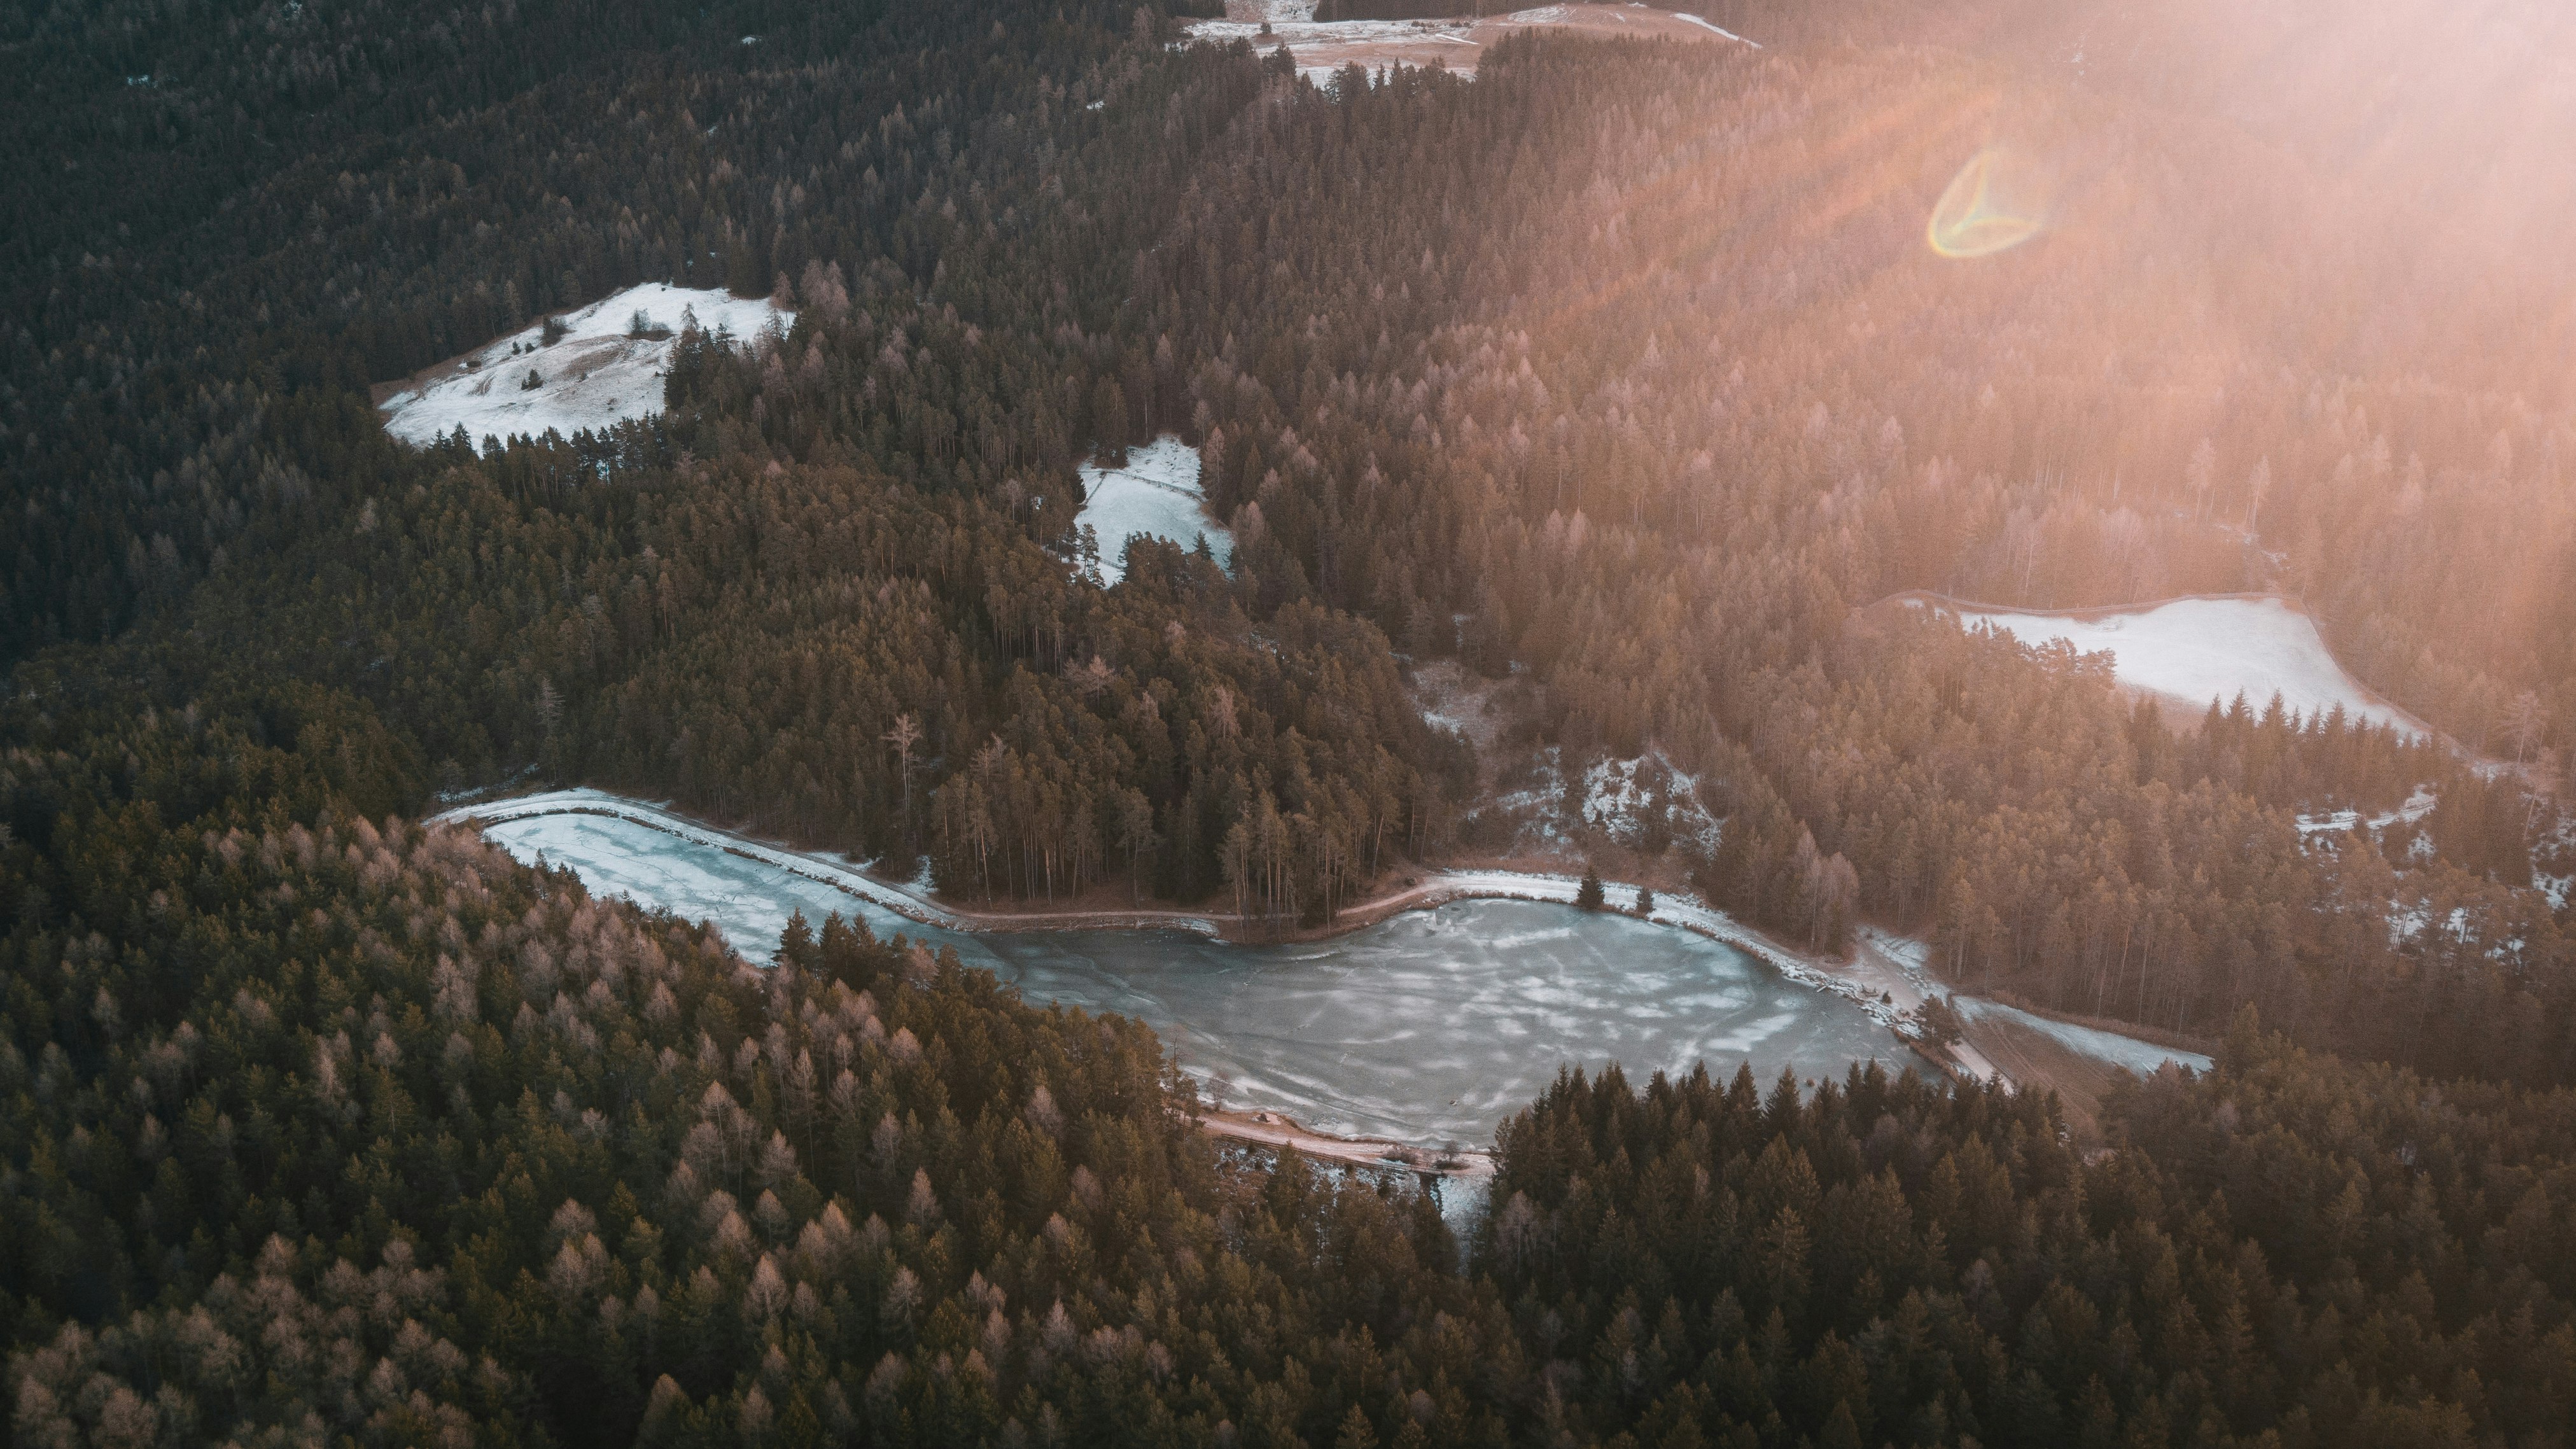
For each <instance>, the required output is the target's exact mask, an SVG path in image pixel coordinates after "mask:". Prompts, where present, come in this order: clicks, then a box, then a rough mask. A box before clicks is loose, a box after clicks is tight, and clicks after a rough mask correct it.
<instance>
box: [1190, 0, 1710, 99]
mask: <svg viewBox="0 0 2576 1449" xmlns="http://www.w3.org/2000/svg"><path fill="white" fill-rule="evenodd" d="M1460 8H1461V9H1462V10H1463V11H1467V12H1471V13H1463V14H1460V15H1457V16H1454V17H1451V18H1448V19H1442V20H1320V21H1319V20H1312V19H1306V18H1303V16H1311V15H1312V14H1313V13H1314V9H1315V7H1314V6H1313V5H1312V4H1288V3H1281V0H1267V3H1266V4H1265V3H1264V0H1245V3H1242V4H1240V5H1238V4H1229V5H1227V7H1226V16H1227V18H1225V19H1223V20H1202V21H1199V22H1198V23H1196V24H1194V25H1192V26H1190V27H1189V34H1190V36H1191V37H1192V38H1193V39H1197V40H1212V41H1216V42H1218V43H1220V44H1222V43H1226V42H1230V41H1235V40H1248V41H1250V42H1252V44H1253V45H1254V47H1255V48H1257V49H1259V50H1261V51H1263V52H1265V53H1266V52H1268V51H1269V50H1270V49H1271V48H1272V47H1274V46H1279V45H1285V46H1287V47H1288V53H1289V55H1291V56H1293V57H1294V58H1295V59H1296V62H1297V73H1298V74H1299V75H1302V76H1305V77H1306V78H1307V79H1309V80H1313V81H1317V82H1321V81H1323V80H1324V79H1325V78H1326V77H1328V76H1330V75H1332V74H1333V73H1334V72H1336V71H1338V70H1340V69H1341V68H1342V67H1344V66H1347V65H1358V66H1362V67H1365V68H1367V69H1369V70H1377V69H1379V68H1380V67H1383V66H1391V65H1410V66H1422V67H1425V68H1430V67H1438V68H1442V69H1446V70H1450V71H1454V72H1457V73H1459V74H1462V75H1474V74H1475V73H1476V62H1477V61H1478V60H1479V59H1481V58H1482V57H1483V55H1484V53H1485V47H1486V46H1489V45H1492V44H1493V43H1495V42H1496V41H1498V40H1501V39H1502V38H1503V37H1504V36H1506V35H1510V34H1512V33H1514V32H1516V31H1522V30H1536V29H1546V30H1551V31H1565V32H1568V33H1572V34H1581V35H1591V36H1601V37H1611V36H1616V37H1623V38H1633V39H1640V40H1647V39H1665V40H1705V41H1731V42H1734V43H1735V44H1738V45H1751V44H1753V42H1752V41H1749V40H1746V39H1745V38H1744V37H1742V36H1740V35H1734V34H1730V33H1729V32H1727V31H1725V30H1721V29H1719V28H1718V27H1717V26H1715V25H1712V24H1710V23H1709V22H1708V21H1706V20H1703V19H1701V18H1699V17H1698V16H1696V15H1683V14H1678V13H1675V12H1673V11H1669V10H1650V9H1647V8H1646V7H1645V6H1642V5H1584V4H1565V5H1541V6H1537V7H1534V8H1532V9H1528V10H1518V11H1514V12H1512V13H1510V14H1508V15H1483V16H1479V15H1476V14H1474V13H1472V12H1473V10H1474V9H1475V7H1474V6H1473V5H1472V4H1462V5H1461V7H1460ZM1238 9H1239V10H1241V11H1242V12H1243V13H1242V14H1240V15H1238V14H1237V11H1238ZM1300 12H1302V15H1301V13H1300ZM1265 17H1266V18H1267V20H1268V23H1269V25H1270V33H1269V34H1267V35H1264V34H1262V33H1261V27H1262V24H1263V23H1264V19H1265Z"/></svg>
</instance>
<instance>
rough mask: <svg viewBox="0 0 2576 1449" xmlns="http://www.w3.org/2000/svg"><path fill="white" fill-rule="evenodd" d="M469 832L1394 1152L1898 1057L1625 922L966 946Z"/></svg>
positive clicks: (703, 853) (668, 844) (889, 922)
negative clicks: (1070, 1013)
mask: <svg viewBox="0 0 2576 1449" xmlns="http://www.w3.org/2000/svg"><path fill="white" fill-rule="evenodd" d="M487 833H488V834H489V835H490V837H491V838H492V839H493V840H494V841H495V842H496V843H498V844H500V845H502V846H504V847H506V848H507V849H508V850H509V851H510V852H511V854H513V855H515V856H517V857H518V858H520V859H521V860H526V861H534V860H535V859H536V857H537V855H538V853H539V852H540V851H542V852H543V853H544V855H545V857H546V858H547V860H548V861H549V862H550V863H552V864H554V865H556V866H559V867H570V868H571V869H573V870H575V871H576V872H578V873H579V874H580V875H581V877H582V879H583V881H584V882H585V883H587V884H588V885H589V886H590V888H591V889H592V890H593V891H596V892H598V893H600V894H603V895H620V896H625V897H627V898H629V899H632V900H635V901H637V902H639V903H641V904H644V905H647V906H663V907H668V908H669V909H670V910H672V911H673V912H675V913H676V914H679V915H682V916H686V917H689V918H692V919H706V920H709V921H711V922H713V924H714V925H715V926H716V928H717V929H718V930H720V931H722V932H723V933H724V934H725V937H726V939H727V940H728V941H730V942H732V943H733V944H734V946H735V947H736V949H738V950H741V951H742V952H743V953H744V954H746V955H748V956H751V957H752V958H753V959H755V960H764V961H765V960H767V959H769V958H770V957H771V956H772V955H773V954H774V952H775V950H776V947H777V941H778V933H779V932H780V930H782V929H783V928H784V927H785V926H786V924H787V917H788V913H789V912H790V911H791V910H794V909H799V908H801V909H802V910H803V911H804V912H805V916H806V919H807V920H809V921H812V922H814V923H815V924H816V925H818V926H819V925H820V924H821V922H822V920H823V918H824V917H825V916H827V915H830V914H831V913H833V912H835V911H838V912H840V913H841V914H843V915H845V916H851V917H855V918H857V919H860V920H864V921H866V922H867V923H868V925H869V927H870V928H871V929H873V930H875V931H876V932H878V933H879V934H880V935H893V934H895V933H897V932H901V933H903V934H905V935H907V936H910V937H911V938H913V939H914V940H918V941H923V942H925V943H927V944H929V945H931V946H933V947H934V948H935V947H937V946H941V945H953V946H955V947H956V948H957V951H958V954H959V955H960V956H961V957H963V958H964V959H965V960H966V961H967V962H969V963H970V964H973V965H977V966H982V967H986V968H989V969H991V970H992V971H994V972H995V973H997V974H998V975H999V976H1000V977H1001V978H1002V979H1003V980H1004V981H1006V982H1010V983H1013V984H1015V985H1017V986H1018V987H1019V988H1020V989H1021V991H1023V992H1024V993H1025V994H1026V995H1027V996H1028V997H1029V999H1030V1000H1032V1001H1057V1002H1062V1003H1064V1004H1065V1005H1067V1006H1079V1007H1082V1008H1085V1009H1087V1010H1095V1011H1116V1012H1121V1013H1124V1014H1126V1015H1129V1016H1133V1017H1135V1018H1137V1019H1138V1020H1141V1021H1143V1022H1145V1023H1146V1024H1148V1025H1150V1026H1152V1027H1153V1028H1154V1029H1155V1030H1156V1031H1158V1032H1160V1033H1162V1036H1163V1040H1164V1042H1165V1044H1166V1045H1167V1046H1168V1047H1169V1048H1170V1049H1171V1050H1172V1051H1173V1052H1174V1053H1175V1054H1176V1055H1177V1056H1178V1058H1179V1060H1180V1062H1181V1064H1182V1066H1183V1067H1185V1068H1186V1069H1187V1070H1188V1071H1189V1072H1190V1073H1191V1074H1192V1075H1193V1076H1195V1077H1197V1078H1198V1079H1199V1080H1200V1081H1201V1082H1202V1083H1203V1084H1205V1085H1206V1086H1208V1087H1209V1088H1210V1089H1211V1090H1212V1091H1213V1092H1214V1093H1215V1094H1216V1095H1217V1097H1218V1098H1219V1099H1220V1100H1221V1101H1223V1102H1224V1103H1226V1104H1227V1105H1233V1106H1259V1107H1265V1108H1271V1109H1275V1110H1281V1111H1285V1112H1287V1113H1289V1114H1291V1115H1293V1116H1295V1117H1296V1118H1297V1119H1298V1120H1300V1121H1301V1122H1304V1123H1305V1124H1306V1125H1307V1126H1309V1127H1313V1128H1316V1129H1319V1130H1322V1131H1326V1132H1336V1133H1344V1134H1350V1135H1377V1136H1388V1137H1395V1138H1398V1139H1401V1140H1404V1141H1411V1142H1425V1143H1435V1142H1445V1141H1451V1140H1454V1141H1457V1142H1459V1143H1461V1144H1466V1145H1477V1144H1483V1143H1487V1142H1490V1141H1491V1140H1492V1137H1493V1133H1494V1129H1495V1127H1496V1126H1498V1125H1499V1124H1500V1123H1501V1122H1502V1120H1503V1118H1504V1117H1505V1116H1506V1115H1508V1114H1509V1113H1511V1112H1513V1111H1516V1110H1518V1109H1519V1108H1520V1107H1521V1106H1523V1105H1525V1104H1526V1103H1527V1102H1528V1101H1529V1100H1530V1099H1531V1098H1533V1097H1535V1096H1536V1095H1537V1094H1538V1093H1539V1092H1540V1091H1541V1090H1543V1089H1544V1088H1545V1087H1546V1086H1547V1084H1548V1082H1549V1081H1550V1080H1551V1079H1553V1078H1554V1077H1555V1075H1556V1071H1557V1068H1558V1066H1559V1065H1560V1064H1564V1063H1575V1064H1581V1065H1583V1066H1585V1067H1588V1068H1598V1067H1600V1066H1601V1065H1603V1064H1604V1063H1607V1062H1612V1061H1616V1062H1618V1063H1620V1064H1621V1065H1622V1066H1623V1067H1625V1068H1626V1069H1627V1070H1628V1071H1629V1072H1630V1074H1631V1075H1632V1076H1633V1077H1634V1078H1635V1079H1636V1080H1637V1081H1639V1082H1640V1083H1641V1084H1642V1082H1643V1080H1644V1078H1645V1076H1646V1074H1647V1073H1649V1072H1651V1071H1654V1070H1657V1069H1663V1070H1667V1071H1688V1070H1689V1069H1690V1067H1691V1065H1692V1064H1693V1063H1696V1062H1700V1061H1705V1062H1707V1063H1708V1066H1709V1070H1710V1071H1711V1072H1713V1073H1717V1074H1720V1075H1731V1074H1732V1073H1733V1072H1734V1070H1735V1068H1736V1065H1737V1063H1739V1062H1745V1061H1749V1062H1751V1063H1752V1066H1753V1070H1754V1075H1755V1076H1756V1077H1757V1078H1759V1079H1760V1080H1761V1082H1762V1084H1763V1086H1764V1089H1765V1090H1768V1089H1769V1086H1770V1084H1771V1081H1772V1079H1773V1078H1775V1077H1777V1076H1778V1075H1779V1073H1780V1069H1781V1068H1782V1067H1784V1066H1787V1067H1790V1068H1793V1069H1795V1070H1796V1072H1797V1073H1798V1075H1799V1076H1800V1077H1802V1078H1813V1077H1818V1076H1832V1077H1836V1078H1839V1077H1841V1076H1842V1074H1843V1072H1844V1071H1845V1069H1847V1068H1848V1067H1849V1066H1850V1065H1851V1064H1852V1063H1853V1062H1855V1061H1860V1060H1864V1059H1867V1058H1873V1057H1874V1058H1876V1059H1878V1060H1880V1061H1882V1062H1885V1063H1887V1064H1888V1066H1889V1068H1890V1069H1891V1070H1895V1069H1898V1068H1901V1067H1904V1066H1915V1067H1917V1068H1919V1069H1926V1070H1928V1068H1923V1064H1922V1062H1921V1061H1920V1059H1919V1058H1916V1057H1915V1056H1914V1055H1913V1054H1912V1053H1911V1052H1909V1051H1907V1050H1906V1049H1905V1048H1904V1047H1903V1046H1901V1045H1900V1044H1898V1043H1897V1041H1896V1040H1895V1039H1894V1038H1893V1037H1891V1036H1890V1035H1889V1034H1888V1032H1887V1029H1886V1028H1885V1027H1883V1026H1881V1025H1879V1024H1878V1023H1876V1022H1874V1021H1872V1020H1871V1019H1870V1018H1869V1016H1868V1015H1867V1014H1866V1013H1864V1012H1863V1011H1862V1010H1861V1009H1860V1008H1859V1007H1858V1006H1857V1005H1855V1004H1853V1003H1852V1002H1850V1001H1847V1000H1844V999H1843V998H1842V997H1840V996H1836V995H1833V994H1831V993H1828V992H1820V991H1817V990H1814V989H1811V988H1809V987H1806V986H1802V985H1799V984H1796V983H1794V982H1791V981H1789V980H1787V979H1785V978H1783V977H1782V976H1781V975H1779V974H1778V973H1777V972H1776V971H1774V970H1772V969H1771V968H1770V967H1768V966H1766V965H1763V964H1761V963H1759V962H1757V961H1755V960H1753V959H1752V958H1751V957H1749V956H1747V955H1745V954H1744V953H1743V952H1740V951H1738V950H1735V949H1734V948H1732V947H1730V946H1726V945H1723V944H1720V943H1718V942H1716V941H1711V940H1708V939H1706V938H1704V937H1701V936H1697V935H1693V934H1691V933H1690V932H1687V931H1682V930H1676V929H1673V928H1671V927H1668V926H1658V925H1654V924H1651V923H1648V922H1645V921H1639V920H1635V919H1632V918H1628V917H1622V916H1616V915H1595V914H1587V913H1581V912H1577V911H1574V910H1572V909H1569V908H1567V907H1565V906H1559V905H1550V904H1543V903H1536V902H1526V901H1466V902H1459V903H1456V904H1452V905H1448V906H1443V907H1441V908H1439V909H1438V910H1436V911H1425V912H1414V913H1410V914H1406V915H1401V916H1397V917H1395V918H1393V919H1391V920H1388V921H1386V922H1383V923H1381V924H1379V925H1376V926H1372V927H1369V928H1367V929H1365V930H1362V931H1358V932H1355V933H1353V934H1352V935H1349V936H1344V937H1341V938H1338V939H1336V940H1331V941H1319V942H1306V943H1299V944H1289V945H1275V946H1239V945H1229V944H1226V943H1224V942H1220V941H1212V940H1208V939H1205V938H1203V937H1199V936H1194V935H1189V934H1185V933H1181V932H1129V931H1100V932H1021V933H996V934H990V935H966V934H960V933H955V932H950V931H945V930H941V929H939V928H936V927H928V926H923V925H920V924H918V923H915V922H913V921H909V920H905V919H903V918H902V917H900V916H897V915H895V914H893V913H892V912H890V911H887V910H885V909H884V908H883V907H880V906H876V905H873V904H870V903H867V902H864V901H861V900H858V899H856V898H854V897H853V896H851V895H849V894H847V893H845V892H843V891H841V890H839V889H836V888H835V887H833V886H830V885H827V884H825V883H823V882H821V881H818V880H811V879H807V878H805V877H803V876H799V875H796V874H792V873H790V872H788V871H785V870H782V869H780V868H779V867H777V866H775V865H772V864H768V863H764V862H761V861H757V860H749V859H745V858H743V857H741V856H737V855H733V854H729V853H727V852H726V851H725V850H724V849H722V848H721V847H719V846H715V845H711V844H705V843H701V842H698V841H692V840H686V839H682V838H680V837H678V836H674V835H670V834H667V833H665V832H662V831H658V830H654V829H652V828H650V827H648V826H645V825H640V824H637V823H634V822H632V821H628V820H622V819H616V818H612V817H606V816H597V815H570V814H565V815H540V816H532V817H529V818H525V819H519V820H511V821H505V822H503V823H500V824H496V825H493V826H491V827H490V828H489V830H488V831H487Z"/></svg>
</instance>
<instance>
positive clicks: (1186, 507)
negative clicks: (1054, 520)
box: [1074, 433, 1234, 584]
mask: <svg viewBox="0 0 2576 1449" xmlns="http://www.w3.org/2000/svg"><path fill="white" fill-rule="evenodd" d="M1082 492H1083V497H1084V499H1085V502H1084V503H1083V505H1082V512H1081V513H1080V514H1079V515H1077V516H1076V517H1075V519H1074V523H1075V526H1076V527H1077V528H1089V529H1091V530H1092V531H1093V533H1094V534H1095V535H1096V536H1097V537H1098V539H1099V541H1100V577H1101V581H1102V582H1103V583H1110V584H1114V583H1116V582H1118V581H1119V580H1120V579H1123V578H1125V577H1126V576H1127V540H1128V539H1129V538H1131V537H1133V536H1135V535H1137V534H1140V533H1141V534H1144V535H1146V536H1147V537H1149V538H1162V539H1169V540H1171V541H1172V542H1173V543H1177V544H1179V545H1180V546H1181V547H1182V548H1184V549H1193V548H1196V547H1198V543H1199V540H1200V539H1201V538H1202V537H1204V538H1206V539H1207V542H1208V549H1209V551H1210V552H1212V553H1214V554H1215V555H1216V561H1217V562H1218V563H1219V564H1224V565H1231V564H1232V563H1233V562H1234V535H1233V534H1231V533H1228V532H1227V531H1226V528H1225V525H1223V524H1221V523H1218V522H1217V521H1216V520H1215V519H1212V518H1210V517H1208V516H1207V514H1206V513H1205V512H1204V511H1203V510H1202V509H1201V507H1200V505H1201V503H1202V501H1203V499H1204V496H1205V495H1203V494H1202V493H1201V492H1200V491H1199V450H1198V449H1196V448H1193V447H1191V446H1190V445H1189V444H1187V443H1184V442H1182V441H1181V440H1180V439H1178V438H1176V437H1173V436H1172V435H1171V434H1169V433H1166V434H1164V435H1163V436H1161V437H1159V438H1156V439H1155V440H1154V441H1153V442H1151V443H1148V444H1146V445H1145V446H1144V447H1141V448H1132V449H1129V450H1128V453H1127V466H1126V467H1124V468H1101V467H1096V466H1094V465H1092V464H1089V463H1085V464H1083V465H1082Z"/></svg>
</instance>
